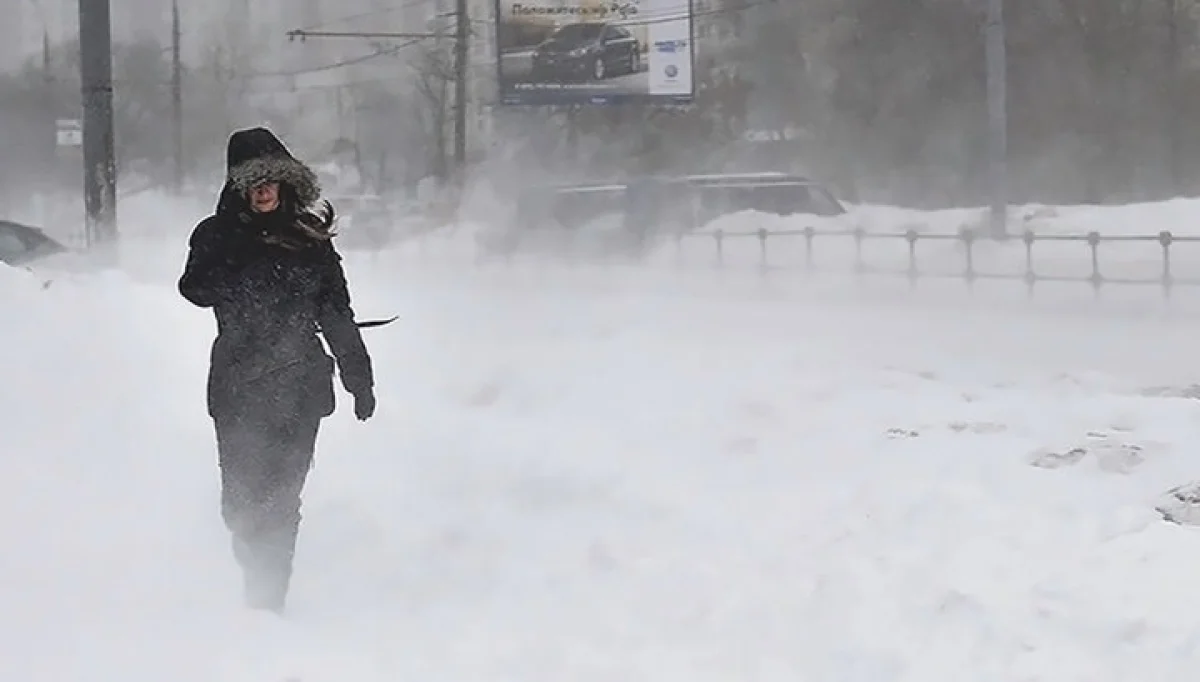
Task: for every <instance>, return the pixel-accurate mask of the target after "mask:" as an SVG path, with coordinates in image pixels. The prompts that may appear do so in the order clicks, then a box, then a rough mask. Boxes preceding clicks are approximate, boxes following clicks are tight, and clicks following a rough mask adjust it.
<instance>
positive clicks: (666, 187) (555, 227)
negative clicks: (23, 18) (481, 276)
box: [480, 172, 847, 253]
mask: <svg viewBox="0 0 1200 682" xmlns="http://www.w3.org/2000/svg"><path fill="white" fill-rule="evenodd" d="M514 204H515V206H514V210H513V211H512V212H511V213H510V215H509V217H508V223H507V224H506V225H504V226H502V227H499V228H498V229H497V230H496V231H495V232H492V233H489V234H487V235H485V236H483V237H481V239H480V242H481V246H482V247H483V248H484V249H485V250H486V251H488V252H491V253H496V252H511V251H515V250H517V249H528V248H529V247H531V246H532V245H535V244H536V245H537V248H538V249H540V250H553V251H562V250H563V249H564V248H566V246H564V245H577V244H579V243H580V240H581V239H583V240H584V241H586V242H587V243H588V244H589V245H594V244H595V243H596V242H597V241H599V242H605V243H610V244H612V245H613V248H614V249H626V248H630V245H631V244H632V245H633V247H632V248H643V247H644V246H646V245H649V244H650V243H652V242H653V241H654V240H655V239H661V238H664V237H669V236H671V235H676V234H679V233H681V232H691V231H694V230H697V229H700V228H702V227H703V226H705V225H707V224H709V223H711V222H712V221H714V220H716V219H717V218H720V217H722V216H726V215H731V214H734V213H739V212H742V211H759V212H762V213H768V214H772V215H778V216H793V215H809V216H818V217H821V218H833V217H837V216H842V215H845V214H846V213H847V211H846V208H845V206H843V205H842V203H841V202H839V201H838V200H837V198H836V197H835V196H834V195H833V193H832V192H830V191H829V190H828V189H827V188H826V187H824V186H823V185H821V184H820V183H818V182H816V181H814V180H811V179H809V178H805V177H803V176H798V175H791V174H787V173H774V172H766V173H742V174H718V175H684V176H667V177H642V178H631V179H629V180H627V181H623V182H611V183H596V184H580V185H556V186H531V187H526V188H525V189H524V190H522V191H521V192H520V193H519V194H518V196H517V198H516V201H515V202H514ZM589 248H591V246H589Z"/></svg>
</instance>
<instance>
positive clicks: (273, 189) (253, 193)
mask: <svg viewBox="0 0 1200 682" xmlns="http://www.w3.org/2000/svg"><path fill="white" fill-rule="evenodd" d="M249 199H250V208H251V209H253V210H254V212H255V213H270V212H271V211H274V210H275V209H277V208H279V183H277V182H268V183H265V184H262V185H259V186H257V187H255V188H253V189H251V190H250V197H249Z"/></svg>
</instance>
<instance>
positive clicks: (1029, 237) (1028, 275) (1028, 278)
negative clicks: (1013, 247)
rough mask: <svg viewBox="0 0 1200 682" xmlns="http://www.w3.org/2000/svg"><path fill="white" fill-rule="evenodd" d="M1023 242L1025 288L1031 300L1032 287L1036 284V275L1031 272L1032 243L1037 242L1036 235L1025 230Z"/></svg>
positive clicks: (1031, 231)
mask: <svg viewBox="0 0 1200 682" xmlns="http://www.w3.org/2000/svg"><path fill="white" fill-rule="evenodd" d="M1022 241H1024V242H1025V287H1026V288H1027V289H1028V293H1029V298H1033V287H1034V285H1035V284H1037V273H1035V272H1034V271H1033V243H1034V242H1035V241H1037V235H1035V234H1034V233H1033V230H1029V229H1027V230H1025V234H1024V236H1023V237H1022Z"/></svg>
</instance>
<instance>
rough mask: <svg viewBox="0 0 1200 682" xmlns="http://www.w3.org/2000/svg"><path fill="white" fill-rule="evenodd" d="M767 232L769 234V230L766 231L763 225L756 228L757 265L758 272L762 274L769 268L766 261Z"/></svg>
mask: <svg viewBox="0 0 1200 682" xmlns="http://www.w3.org/2000/svg"><path fill="white" fill-rule="evenodd" d="M769 234H770V232H768V231H767V228H765V227H760V228H758V253H759V264H758V267H759V274H762V275H766V274H767V271H768V270H770V269H771V266H770V264H769V263H768V262H767V236H768V235H769Z"/></svg>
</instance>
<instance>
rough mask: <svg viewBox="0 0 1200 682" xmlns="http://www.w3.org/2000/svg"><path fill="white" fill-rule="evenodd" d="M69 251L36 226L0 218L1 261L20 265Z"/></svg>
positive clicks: (16, 265)
mask: <svg viewBox="0 0 1200 682" xmlns="http://www.w3.org/2000/svg"><path fill="white" fill-rule="evenodd" d="M66 251H69V249H68V248H67V247H66V246H63V245H62V244H60V243H59V242H57V241H55V240H54V239H53V238H52V237H50V236H48V235H47V234H46V233H45V232H43V231H41V230H39V229H38V228H36V227H30V226H29V225H22V224H21V223H16V222H13V221H11V220H0V263H5V264H7V265H11V266H15V267H19V266H25V265H28V264H29V263H32V262H34V261H37V260H40V259H42V258H46V257H48V256H52V255H55V254H59V253H64V252H66Z"/></svg>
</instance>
